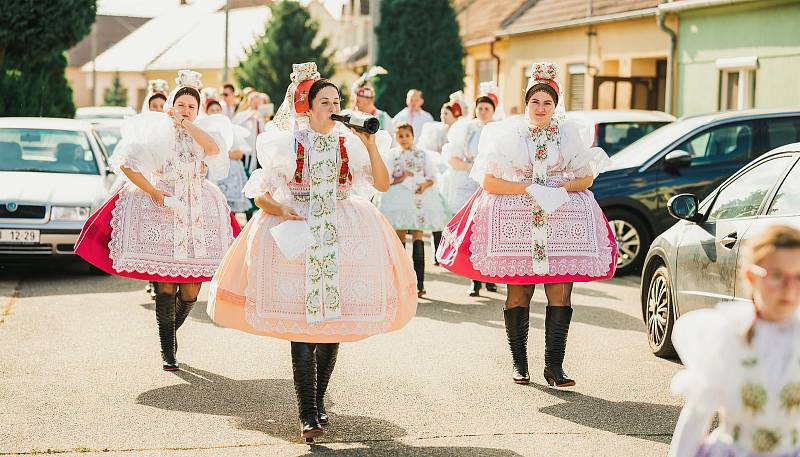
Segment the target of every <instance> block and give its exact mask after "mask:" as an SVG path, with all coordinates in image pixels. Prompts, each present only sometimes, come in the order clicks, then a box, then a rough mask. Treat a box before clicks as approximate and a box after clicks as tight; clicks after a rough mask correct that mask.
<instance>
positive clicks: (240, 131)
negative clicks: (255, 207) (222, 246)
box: [206, 99, 251, 213]
mask: <svg viewBox="0 0 800 457" xmlns="http://www.w3.org/2000/svg"><path fill="white" fill-rule="evenodd" d="M206 114H207V115H209V116H213V115H215V114H222V105H221V104H220V103H219V102H218V101H216V100H215V99H208V100H206ZM231 127H232V128H233V146H232V147H231V150H230V152H228V159H230V160H229V161H230V171H229V172H228V175H227V176H226V177H224V178H223V179H221V180H219V181H217V186H219V190H221V191H222V193H223V194H225V199H226V200H227V201H228V206H230V207H231V211H233V212H234V213H244V212H246V211H247V210H249V209H250V207H251V204H250V200H249V199H248V198H247V197H245V195H244V193H243V192H242V189H244V185H245V183H247V174H246V173H245V171H244V163H243V162H242V157H244V155H245V154H250V153H251V149H250V145H249V144H247V137H248V136H249V135H250V132H249V131H248V130H247V129H245V128H244V127H242V126H239V125H232V126H231Z"/></svg>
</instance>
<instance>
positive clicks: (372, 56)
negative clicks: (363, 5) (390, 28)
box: [361, 0, 381, 65]
mask: <svg viewBox="0 0 800 457" xmlns="http://www.w3.org/2000/svg"><path fill="white" fill-rule="evenodd" d="M361 1H364V0H361ZM369 8H370V9H369V15H370V18H371V22H372V30H371V31H370V34H369V44H368V46H369V63H370V65H377V64H378V34H377V33H376V32H375V30H376V29H377V28H378V26H379V25H380V23H381V1H380V0H370V5H369Z"/></svg>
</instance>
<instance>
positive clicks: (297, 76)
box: [289, 62, 322, 114]
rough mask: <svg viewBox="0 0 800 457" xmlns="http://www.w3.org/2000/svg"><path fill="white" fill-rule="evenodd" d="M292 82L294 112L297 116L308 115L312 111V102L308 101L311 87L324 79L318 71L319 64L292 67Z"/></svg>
mask: <svg viewBox="0 0 800 457" xmlns="http://www.w3.org/2000/svg"><path fill="white" fill-rule="evenodd" d="M289 78H290V79H291V80H292V85H294V86H295V89H294V112H295V113H297V114H303V113H307V112H309V111H310V110H311V100H309V99H308V92H309V91H310V90H311V86H312V85H313V84H314V83H315V82H317V81H319V80H320V79H321V78H322V77H321V76H320V74H319V72H318V71H317V64H316V63H314V62H305V63H299V64H298V63H296V64H294V65H292V74H291V75H290V76H289Z"/></svg>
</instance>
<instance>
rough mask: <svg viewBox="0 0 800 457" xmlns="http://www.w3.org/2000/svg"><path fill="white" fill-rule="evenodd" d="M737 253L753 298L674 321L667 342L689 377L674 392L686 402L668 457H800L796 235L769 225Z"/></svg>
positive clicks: (676, 382) (681, 377) (799, 241)
mask: <svg viewBox="0 0 800 457" xmlns="http://www.w3.org/2000/svg"><path fill="white" fill-rule="evenodd" d="M742 251H744V252H743V254H744V255H743V262H742V263H741V265H740V275H741V278H742V280H743V285H745V286H746V288H747V289H749V292H750V300H748V301H737V302H729V303H721V304H719V305H718V306H717V307H716V308H713V309H702V310H697V311H692V312H690V313H687V314H685V315H684V316H681V317H680V318H679V319H678V320H677V321H676V322H675V328H674V330H673V331H672V343H673V344H674V346H675V349H676V350H677V351H678V354H680V356H681V360H682V361H683V364H684V367H685V370H683V371H681V372H680V373H678V374H676V375H675V377H674V378H673V380H672V389H673V391H674V392H676V393H680V394H682V395H684V396H685V397H686V402H685V404H684V406H683V410H682V411H681V415H680V417H679V418H678V423H677V425H676V426H675V433H674V435H673V437H672V446H671V448H670V453H669V455H670V456H671V457H728V456H730V457H790V456H798V455H800V414H798V412H800V363H798V361H799V360H800V359H799V358H798V357H800V315H799V314H798V307H799V306H800V230H798V229H797V228H796V227H788V226H772V227H768V228H766V229H764V230H763V231H761V232H759V233H756V234H754V235H753V236H752V237H750V239H749V240H747V242H746V244H745V246H744V249H742ZM715 415H718V417H719V425H718V427H717V428H716V429H715V430H714V431H713V432H711V433H710V434H709V432H708V431H709V428H710V427H711V424H712V419H713V418H714V416H715Z"/></svg>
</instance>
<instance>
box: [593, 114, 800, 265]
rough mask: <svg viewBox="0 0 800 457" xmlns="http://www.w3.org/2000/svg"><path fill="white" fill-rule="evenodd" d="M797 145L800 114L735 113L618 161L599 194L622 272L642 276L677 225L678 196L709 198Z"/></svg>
mask: <svg viewBox="0 0 800 457" xmlns="http://www.w3.org/2000/svg"><path fill="white" fill-rule="evenodd" d="M797 141H800V111H776V110H772V111H766V110H748V111H730V112H724V113H718V114H708V115H702V116H692V117H687V118H682V119H679V120H677V121H675V122H673V123H671V124H667V125H665V126H663V127H661V128H659V129H658V130H656V131H654V132H652V133H650V134H649V135H647V136H644V137H642V138H641V139H640V140H638V141H636V142H635V143H633V144H631V145H630V146H628V147H627V148H625V149H623V150H622V151H620V152H619V153H618V154H616V155H614V156H613V157H612V158H611V161H612V166H611V168H610V169H609V170H607V171H606V172H605V173H603V174H601V175H600V176H598V177H597V179H596V180H595V182H594V184H593V185H592V189H591V190H592V192H593V193H594V195H595V197H596V198H597V201H598V203H599V204H600V206H601V207H602V208H603V210H604V211H605V214H606V217H607V218H608V220H609V223H610V224H611V227H612V228H613V230H614V234H615V236H616V238H617V244H618V246H619V256H618V263H617V272H618V273H619V274H621V275H624V274H630V273H634V272H639V271H640V270H641V266H642V263H643V262H644V257H645V255H646V254H647V249H648V248H649V247H650V242H651V240H652V239H653V238H655V237H656V236H658V235H659V234H661V233H662V232H664V230H666V229H667V228H669V227H670V226H671V225H672V224H673V223H674V220H673V219H672V217H671V216H670V215H669V212H668V211H667V201H668V200H669V199H670V198H671V197H673V196H675V195H677V194H681V193H693V194H695V195H696V196H697V198H698V199H703V198H705V197H707V196H708V195H709V194H710V193H711V191H712V190H714V189H715V188H716V187H717V186H719V185H720V184H721V183H722V182H723V181H725V180H726V179H728V178H729V177H730V176H731V175H733V173H735V172H736V171H738V170H739V169H741V168H742V167H743V166H744V165H746V164H747V163H748V162H750V161H751V160H752V159H754V158H756V157H759V156H761V155H762V154H763V153H765V152H766V151H769V150H771V149H773V148H775V147H778V146H782V145H785V144H787V143H794V142H797Z"/></svg>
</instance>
